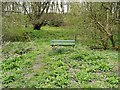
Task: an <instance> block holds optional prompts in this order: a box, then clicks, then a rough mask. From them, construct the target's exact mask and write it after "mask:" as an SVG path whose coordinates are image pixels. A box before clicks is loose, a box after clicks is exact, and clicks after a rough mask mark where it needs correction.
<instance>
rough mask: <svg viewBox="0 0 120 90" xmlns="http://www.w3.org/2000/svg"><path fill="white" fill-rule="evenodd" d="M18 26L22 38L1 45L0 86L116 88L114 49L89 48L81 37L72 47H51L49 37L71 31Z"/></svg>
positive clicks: (65, 36) (67, 34) (68, 35)
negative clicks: (0, 82)
mask: <svg viewBox="0 0 120 90" xmlns="http://www.w3.org/2000/svg"><path fill="white" fill-rule="evenodd" d="M21 29H23V31H24V33H26V32H27V33H26V35H27V40H26V41H21V42H20V41H18V42H17V41H16V42H6V43H4V45H3V47H2V59H3V61H2V63H1V67H2V86H3V88H118V86H119V81H120V79H119V76H118V51H115V50H111V49H109V50H102V49H99V50H91V49H90V48H89V47H88V46H87V43H89V41H88V42H86V41H85V38H83V37H79V38H78V39H77V41H76V46H75V48H73V47H62V46H58V47H54V48H52V47H51V46H50V44H51V40H54V39H73V38H74V35H73V33H74V31H73V30H72V29H67V28H63V27H49V26H44V27H42V28H41V30H33V28H32V27H30V26H29V27H28V28H23V27H21ZM24 36H25V35H24Z"/></svg>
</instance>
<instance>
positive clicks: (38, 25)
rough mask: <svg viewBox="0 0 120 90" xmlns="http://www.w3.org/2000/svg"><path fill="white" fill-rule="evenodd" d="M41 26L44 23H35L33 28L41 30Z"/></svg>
mask: <svg viewBox="0 0 120 90" xmlns="http://www.w3.org/2000/svg"><path fill="white" fill-rule="evenodd" d="M41 26H42V25H40V24H34V25H33V28H34V30H40V28H41Z"/></svg>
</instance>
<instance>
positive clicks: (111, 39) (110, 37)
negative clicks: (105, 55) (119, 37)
mask: <svg viewBox="0 0 120 90" xmlns="http://www.w3.org/2000/svg"><path fill="white" fill-rule="evenodd" d="M108 37H109V39H110V41H111V43H112V47H115V41H114V38H113V35H109V36H108Z"/></svg>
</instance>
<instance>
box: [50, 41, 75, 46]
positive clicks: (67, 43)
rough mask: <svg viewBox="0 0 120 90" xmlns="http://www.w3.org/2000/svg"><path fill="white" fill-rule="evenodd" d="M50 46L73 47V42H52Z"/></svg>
mask: <svg viewBox="0 0 120 90" xmlns="http://www.w3.org/2000/svg"><path fill="white" fill-rule="evenodd" d="M51 46H52V47H53V46H73V47H74V46H75V40H52V43H51Z"/></svg>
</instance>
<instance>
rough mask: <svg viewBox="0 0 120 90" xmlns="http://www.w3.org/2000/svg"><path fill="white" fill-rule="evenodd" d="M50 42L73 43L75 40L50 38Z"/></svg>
mask: <svg viewBox="0 0 120 90" xmlns="http://www.w3.org/2000/svg"><path fill="white" fill-rule="evenodd" d="M52 43H75V40H52Z"/></svg>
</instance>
